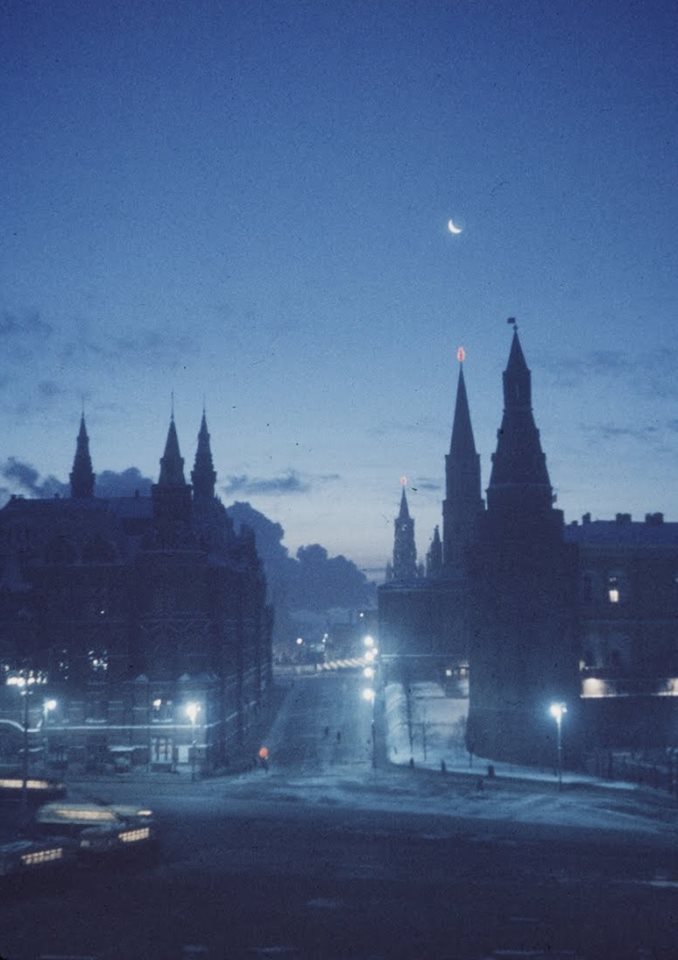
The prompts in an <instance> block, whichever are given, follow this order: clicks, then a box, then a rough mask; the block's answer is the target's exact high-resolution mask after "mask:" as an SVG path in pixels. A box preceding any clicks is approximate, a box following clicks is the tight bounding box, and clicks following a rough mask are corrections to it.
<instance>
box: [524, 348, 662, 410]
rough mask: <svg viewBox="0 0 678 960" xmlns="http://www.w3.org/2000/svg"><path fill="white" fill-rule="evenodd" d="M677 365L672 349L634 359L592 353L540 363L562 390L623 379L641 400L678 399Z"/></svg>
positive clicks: (616, 352) (606, 352)
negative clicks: (603, 379)
mask: <svg viewBox="0 0 678 960" xmlns="http://www.w3.org/2000/svg"><path fill="white" fill-rule="evenodd" d="M677 365H678V350H674V349H672V348H669V347H658V348H657V349H655V350H651V351H646V352H645V353H634V354H632V355H631V354H628V353H624V352H623V351H621V350H592V351H591V352H590V353H589V354H585V355H581V356H576V357H575V356H570V357H553V356H552V357H548V358H546V359H544V360H542V362H541V363H540V367H541V368H542V369H544V370H546V371H547V372H548V373H549V374H551V376H552V377H553V378H554V380H555V382H556V384H557V385H558V386H561V387H568V388H572V387H577V386H580V385H581V384H584V383H586V382H587V381H591V380H595V379H597V378H600V377H603V378H607V379H611V380H619V379H623V380H624V386H625V388H626V389H631V390H635V391H636V392H637V393H639V394H641V395H642V396H652V397H657V396H660V397H667V398H669V397H678V381H677V380H676V376H675V370H676V366H677ZM639 373H642V376H641V375H639Z"/></svg>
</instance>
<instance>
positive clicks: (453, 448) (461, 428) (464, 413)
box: [450, 365, 476, 456]
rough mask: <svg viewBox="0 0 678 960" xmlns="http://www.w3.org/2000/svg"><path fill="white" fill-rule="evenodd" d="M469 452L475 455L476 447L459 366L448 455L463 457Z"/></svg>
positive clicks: (461, 371)
mask: <svg viewBox="0 0 678 960" xmlns="http://www.w3.org/2000/svg"><path fill="white" fill-rule="evenodd" d="M469 452H472V453H474V454H475V452H476V445H475V440H474V438H473V427H472V426H471V414H470V412H469V408H468V397H467V395H466V382H465V380H464V368H463V367H462V366H461V365H460V366H459V379H458V381H457V399H456V402H455V405H454V422H453V424H452V437H451V440H450V454H451V455H452V456H465V455H466V454H468V453H469Z"/></svg>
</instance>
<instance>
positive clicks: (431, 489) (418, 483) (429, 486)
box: [409, 477, 443, 493]
mask: <svg viewBox="0 0 678 960" xmlns="http://www.w3.org/2000/svg"><path fill="white" fill-rule="evenodd" d="M442 486H443V485H442V483H441V482H440V481H439V480H432V479H431V478H430V477H420V478H419V479H415V480H413V481H412V483H411V485H410V487H409V489H410V490H422V491H424V492H425V493H437V492H438V491H439V490H442Z"/></svg>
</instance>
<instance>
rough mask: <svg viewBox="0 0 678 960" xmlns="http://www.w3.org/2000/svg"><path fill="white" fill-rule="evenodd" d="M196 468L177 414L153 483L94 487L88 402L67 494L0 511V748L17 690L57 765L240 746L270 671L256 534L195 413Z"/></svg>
mask: <svg viewBox="0 0 678 960" xmlns="http://www.w3.org/2000/svg"><path fill="white" fill-rule="evenodd" d="M191 481H192V483H190V484H189V483H187V482H186V478H185V473H184V460H183V458H182V457H181V453H180V449H179V440H178V435H177V430H176V426H175V423H174V416H172V418H171V420H170V424H169V429H168V432H167V439H166V442H165V447H164V452H163V455H162V457H161V459H160V473H159V476H158V481H157V483H155V484H154V485H153V487H152V491H151V496H142V495H140V494H139V492H138V491H137V492H136V493H135V494H134V495H132V496H126V497H111V498H101V497H97V496H96V494H95V476H94V471H93V467H92V460H91V456H90V451H89V438H88V435H87V429H86V425H85V418H84V415H83V416H82V418H81V421H80V429H79V433H78V437H77V444H76V452H75V457H74V461H73V469H72V471H71V474H70V497H54V498H52V499H36V500H33V499H30V500H28V499H24V498H22V497H17V496H15V497H12V498H11V500H10V501H9V502H8V503H7V504H6V505H5V507H4V508H3V509H2V510H0V657H1V658H2V662H3V666H4V670H5V674H6V677H5V679H6V680H7V683H5V685H4V687H3V689H2V695H1V696H2V699H1V700H0V757H4V759H5V760H7V759H8V758H11V757H12V756H16V754H17V751H18V748H19V745H20V727H21V723H17V715H19V716H20V705H19V698H20V693H21V690H22V689H23V690H28V692H29V693H28V707H29V728H30V729H29V740H30V749H31V751H32V754H33V755H34V756H35V757H38V756H39V757H40V758H42V759H49V760H50V761H51V762H53V763H58V764H62V765H73V764H75V765H78V766H83V767H85V768H100V767H101V766H105V765H106V764H110V763H117V764H118V765H125V766H126V765H130V764H135V763H140V764H145V765H150V766H151V767H154V768H157V769H172V768H175V767H176V765H177V764H182V763H188V762H189V759H190V760H191V761H194V760H195V761H197V762H199V763H200V764H201V765H202V766H205V767H212V766H215V765H219V764H224V763H228V762H229V761H230V760H231V759H232V758H233V757H234V756H235V755H236V754H237V753H238V752H239V750H240V749H241V747H242V745H243V744H244V742H245V740H246V737H247V732H248V730H249V729H250V728H251V727H252V725H253V723H254V721H255V720H256V717H257V715H258V713H259V711H260V710H261V708H262V706H263V705H264V704H265V702H266V698H267V693H268V689H269V685H270V682H271V627H272V611H271V609H270V607H269V606H268V605H267V602H266V582H265V579H264V575H263V572H262V567H261V564H260V561H259V558H258V556H257V551H256V546H255V543H254V536H253V534H252V533H251V531H249V530H248V529H247V528H243V529H242V530H241V532H240V533H239V534H236V532H235V530H234V527H233V524H232V522H231V520H230V518H229V517H228V515H227V513H226V509H225V507H224V506H223V504H222V503H221V502H220V500H219V499H218V498H217V496H216V494H215V483H216V472H215V470H214V465H213V462H212V453H211V448H210V436H209V432H208V429H207V421H206V417H205V414H204V412H203V416H202V421H201V424H200V430H199V433H198V443H197V452H196V455H195V463H194V467H193V470H192V472H191ZM20 684H24V686H23V687H22V688H21V687H19V685H20ZM26 684H27V685H26ZM12 688H14V689H12ZM48 700H49V701H52V700H53V701H56V706H55V707H54V709H52V710H50V711H47V710H45V709H44V705H45V703H46V702H48ZM189 703H190V704H195V705H197V708H198V709H197V717H196V719H195V722H194V723H193V722H192V721H191V720H190V711H189V712H188V713H187V709H186V708H187V706H188V705H189ZM192 748H193V749H192Z"/></svg>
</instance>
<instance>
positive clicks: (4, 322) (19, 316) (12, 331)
mask: <svg viewBox="0 0 678 960" xmlns="http://www.w3.org/2000/svg"><path fill="white" fill-rule="evenodd" d="M53 329H54V328H53V327H52V325H51V324H49V323H47V321H46V320H43V318H42V317H41V316H40V314H39V313H38V312H37V311H29V312H26V313H15V312H13V311H11V310H3V311H1V312H0V338H2V339H6V340H7V339H18V338H22V339H33V338H37V339H40V340H45V339H47V337H49V336H51V334H52V332H53Z"/></svg>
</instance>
